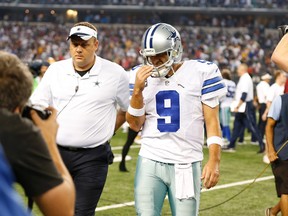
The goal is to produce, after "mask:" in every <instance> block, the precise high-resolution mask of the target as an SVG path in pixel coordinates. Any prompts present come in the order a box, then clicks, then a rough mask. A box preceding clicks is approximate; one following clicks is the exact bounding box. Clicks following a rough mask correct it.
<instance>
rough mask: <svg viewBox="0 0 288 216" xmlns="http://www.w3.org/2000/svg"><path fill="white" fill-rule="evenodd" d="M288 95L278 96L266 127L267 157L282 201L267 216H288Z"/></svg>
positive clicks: (266, 213)
mask: <svg viewBox="0 0 288 216" xmlns="http://www.w3.org/2000/svg"><path fill="white" fill-rule="evenodd" d="M287 140H288V95H287V94H284V95H282V96H277V97H276V98H275V100H273V102H272V104H271V107H270V109H269V113H268V120H267V126H266V141H267V155H268V158H269V161H270V162H271V167H272V171H273V174H274V177H275V185H276V192H277V196H278V197H279V198H280V201H279V202H278V203H277V204H276V205H275V206H273V207H271V208H267V209H266V211H265V215H266V216H276V215H277V214H278V213H279V212H280V211H281V213H282V216H288V144H287Z"/></svg>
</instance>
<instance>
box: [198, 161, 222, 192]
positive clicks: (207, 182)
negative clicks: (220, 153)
mask: <svg viewBox="0 0 288 216" xmlns="http://www.w3.org/2000/svg"><path fill="white" fill-rule="evenodd" d="M219 176H220V172H219V162H216V161H212V160H208V162H207V164H206V165H205V166H204V169H203V172H202V176H201V180H202V181H203V182H202V183H203V186H204V187H205V188H207V189H209V188H211V187H214V186H215V185H216V184H217V183H218V181H219Z"/></svg>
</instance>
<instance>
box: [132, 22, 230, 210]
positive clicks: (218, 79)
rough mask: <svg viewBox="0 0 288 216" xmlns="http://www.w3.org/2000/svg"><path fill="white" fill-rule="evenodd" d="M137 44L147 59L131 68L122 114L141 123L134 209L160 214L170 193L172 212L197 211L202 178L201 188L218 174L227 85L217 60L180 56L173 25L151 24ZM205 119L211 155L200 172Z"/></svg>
mask: <svg viewBox="0 0 288 216" xmlns="http://www.w3.org/2000/svg"><path fill="white" fill-rule="evenodd" d="M141 47H142V49H141V51H140V53H141V55H142V56H143V58H144V62H145V65H144V66H141V67H138V68H137V70H133V71H131V73H135V74H134V76H135V86H134V90H133V94H132V97H131V100H130V106H129V108H128V112H127V114H126V116H127V122H128V123H129V125H130V127H131V129H133V130H134V131H139V130H140V129H141V128H142V126H143V130H142V131H141V149H140V152H139V156H138V161H137V167H136V175H135V185H134V192H135V207H136V211H137V215H161V211H162V206H163V202H164V199H165V196H166V195H168V197H169V200H170V202H169V203H170V207H171V211H172V215H181V216H188V215H189V216H196V215H198V212H199V204H200V190H201V179H202V180H203V182H202V185H203V187H205V188H211V187H213V186H215V185H216V184H217V182H218V179H219V164H220V154H221V145H222V144H223V141H222V137H221V129H220V123H219V97H221V96H223V95H225V94H226V92H227V91H226V88H225V85H224V83H223V79H222V76H221V73H220V70H219V69H218V66H217V65H216V64H214V63H212V62H207V61H205V60H185V61H183V62H182V61H181V58H182V52H183V50H182V42H181V37H180V34H179V32H178V31H177V30H176V29H175V28H174V27H173V26H171V25H169V24H166V23H157V24H155V25H152V26H151V27H149V28H148V29H147V30H146V31H145V33H144V34H143V39H142V42H141ZM151 76H152V77H151ZM204 122H205V124H206V131H207V137H208V139H207V145H208V148H209V159H208V162H207V163H206V164H205V166H203V171H202V172H201V161H202V159H203V151H202V148H203V145H204Z"/></svg>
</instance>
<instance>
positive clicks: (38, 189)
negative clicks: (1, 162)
mask: <svg viewBox="0 0 288 216" xmlns="http://www.w3.org/2000/svg"><path fill="white" fill-rule="evenodd" d="M32 83H33V79H32V75H31V73H30V71H29V69H28V67H27V66H26V65H25V64H24V63H23V62H21V61H20V60H19V58H17V57H16V56H15V55H12V54H9V53H6V52H4V51H0V101H1V103H0V140H1V144H2V146H3V149H4V152H5V154H6V156H7V159H8V162H9V163H10V165H11V168H12V170H13V172H14V175H15V177H16V182H18V183H19V184H20V185H21V186H22V187H23V189H24V191H25V194H26V195H27V196H28V197H32V199H33V200H34V201H35V202H36V204H37V205H38V207H39V209H40V211H41V212H42V213H43V214H44V215H51V216H52V215H53V216H56V215H61V216H64V215H67V216H68V215H69V216H70V215H71V216H72V215H74V205H75V204H74V203H75V188H74V184H73V180H72V178H71V176H70V174H69V172H68V171H67V169H66V167H65V165H64V163H63V161H62V159H61V157H60V154H59V152H58V149H57V147H56V143H55V139H56V134H57V130H58V123H57V122H56V110H55V109H54V108H51V107H49V108H48V110H49V111H50V115H49V117H48V116H47V120H42V119H41V117H40V116H39V115H37V112H36V111H35V110H32V111H31V112H30V114H31V119H32V120H33V121H31V120H29V119H28V118H24V117H22V116H21V113H22V110H23V109H24V106H25V105H26V103H27V100H28V99H29V97H30V95H31V92H32ZM33 122H34V123H33Z"/></svg>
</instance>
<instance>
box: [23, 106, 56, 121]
mask: <svg viewBox="0 0 288 216" xmlns="http://www.w3.org/2000/svg"><path fill="white" fill-rule="evenodd" d="M31 110H35V111H36V112H37V114H38V115H39V116H40V118H41V119H48V117H49V116H50V114H51V111H49V110H47V109H45V108H44V107H42V106H40V105H26V106H25V107H24V109H23V112H22V117H25V118H29V119H31V120H32V118H31V113H30V112H31Z"/></svg>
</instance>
